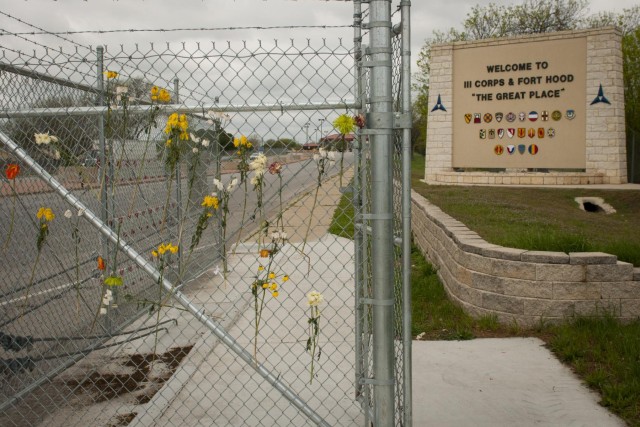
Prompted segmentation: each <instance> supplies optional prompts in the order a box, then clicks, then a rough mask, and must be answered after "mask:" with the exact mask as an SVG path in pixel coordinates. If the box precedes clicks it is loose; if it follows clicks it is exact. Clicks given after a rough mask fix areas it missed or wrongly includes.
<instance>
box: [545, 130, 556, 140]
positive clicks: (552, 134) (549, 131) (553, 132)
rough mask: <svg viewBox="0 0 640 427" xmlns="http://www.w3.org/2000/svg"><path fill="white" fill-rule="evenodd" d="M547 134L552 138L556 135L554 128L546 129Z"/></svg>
mask: <svg viewBox="0 0 640 427" xmlns="http://www.w3.org/2000/svg"><path fill="white" fill-rule="evenodd" d="M547 136H548V137H549V138H553V137H554V136H556V130H555V129H554V128H549V129H547Z"/></svg>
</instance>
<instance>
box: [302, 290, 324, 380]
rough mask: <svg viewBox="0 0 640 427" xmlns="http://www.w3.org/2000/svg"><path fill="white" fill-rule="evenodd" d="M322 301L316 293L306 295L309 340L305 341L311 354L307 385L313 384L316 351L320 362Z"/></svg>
mask: <svg viewBox="0 0 640 427" xmlns="http://www.w3.org/2000/svg"><path fill="white" fill-rule="evenodd" d="M323 301H324V296H323V295H322V294H321V293H320V292H318V291H311V292H309V293H308V294H307V305H308V306H309V318H308V319H307V326H308V328H309V338H308V339H307V347H306V350H307V351H308V352H309V353H310V354H311V366H310V367H309V373H310V377H309V384H313V372H314V362H315V359H316V351H318V360H320V347H319V346H318V342H319V340H320V315H321V312H320V304H322V302H323Z"/></svg>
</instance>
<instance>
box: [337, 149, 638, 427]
mask: <svg viewBox="0 0 640 427" xmlns="http://www.w3.org/2000/svg"><path fill="white" fill-rule="evenodd" d="M412 174H413V178H414V179H413V185H414V189H415V190H416V191H418V192H420V193H422V194H423V195H425V197H427V198H428V199H429V200H430V201H431V202H432V203H434V204H436V205H437V206H439V207H440V208H441V209H443V210H444V211H445V212H447V213H448V214H449V215H451V216H453V217H455V218H456V219H458V220H460V221H462V222H463V223H465V224H466V225H467V226H468V227H469V228H471V229H472V230H474V231H476V232H477V233H478V234H480V235H481V236H482V237H483V238H484V239H486V240H487V241H489V242H492V243H496V244H500V245H504V246H509V247H516V248H523V249H532V250H554V251H563V252H571V251H602V252H608V253H611V254H615V255H617V256H618V258H619V259H620V260H624V261H627V262H632V263H633V264H634V265H636V266H640V232H638V230H640V193H638V192H635V191H614V190H612V191H599V190H578V189H534V188H500V187H498V188H496V187H493V188H489V187H449V186H427V185H425V184H423V183H421V182H419V179H421V178H422V177H423V174H424V158H421V157H419V156H416V157H415V158H414V162H413V164H412ZM579 196H596V197H602V198H604V199H605V202H607V203H609V204H611V205H613V207H614V208H615V209H616V210H617V211H618V212H617V213H616V214H613V215H608V216H605V215H603V214H590V213H585V212H583V211H580V210H578V208H577V203H576V202H575V201H574V200H573V198H574V197H579ZM352 215H353V208H352V207H351V203H350V199H349V197H348V196H346V197H343V198H342V200H341V201H340V206H339V208H338V209H337V210H336V212H335V214H334V221H333V223H332V226H331V228H330V232H332V233H334V234H338V235H340V236H343V237H347V238H352V236H353V226H352V218H353V217H352ZM411 256H412V273H411V274H412V277H411V284H412V289H411V292H412V302H413V305H412V334H413V335H414V336H416V335H418V334H422V339H428V340H461V339H473V338H484V337H511V336H536V337H539V338H541V339H542V340H544V341H545V342H546V343H547V347H548V348H549V349H551V351H553V352H554V353H555V354H556V356H557V357H558V358H559V359H560V360H562V361H563V362H565V363H567V364H568V365H569V366H571V367H572V369H573V370H574V371H575V372H576V374H578V375H579V376H580V378H582V380H583V381H584V382H585V383H586V384H587V385H588V386H590V387H591V388H593V389H594V390H597V391H598V392H599V393H600V394H601V396H602V400H601V404H602V405H603V406H606V407H608V408H609V409H610V410H611V411H612V412H614V413H616V414H618V415H619V416H620V417H621V418H622V419H624V420H625V421H626V422H627V423H628V424H629V425H631V426H634V427H640V319H639V320H637V321H636V322H634V323H631V324H628V325H622V324H620V323H619V322H618V321H617V320H615V319H612V318H600V319H589V318H574V319H567V323H566V324H564V325H556V326H553V325H547V324H543V323H541V324H540V325H538V326H537V327H536V328H535V329H532V330H525V329H522V328H521V327H519V326H518V325H517V324H513V325H506V326H505V325H500V324H498V322H497V320H496V318H495V317H493V316H485V317H482V318H480V319H473V318H471V317H470V316H468V315H467V314H465V313H464V311H463V310H462V309H461V308H460V307H458V306H456V305H455V304H453V303H452V302H451V301H450V300H449V299H448V298H447V295H446V292H445V290H444V287H443V286H442V284H441V283H440V281H439V279H438V276H437V273H436V270H435V269H434V268H433V267H432V266H431V265H430V264H429V263H428V262H427V261H425V259H424V257H423V256H422V254H421V253H420V252H419V250H418V249H417V248H413V250H412V254H411Z"/></svg>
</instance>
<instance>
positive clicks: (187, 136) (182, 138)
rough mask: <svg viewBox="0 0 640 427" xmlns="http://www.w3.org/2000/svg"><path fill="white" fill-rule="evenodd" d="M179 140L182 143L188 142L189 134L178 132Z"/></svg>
mask: <svg viewBox="0 0 640 427" xmlns="http://www.w3.org/2000/svg"><path fill="white" fill-rule="evenodd" d="M180 139H181V140H182V141H188V140H189V132H180Z"/></svg>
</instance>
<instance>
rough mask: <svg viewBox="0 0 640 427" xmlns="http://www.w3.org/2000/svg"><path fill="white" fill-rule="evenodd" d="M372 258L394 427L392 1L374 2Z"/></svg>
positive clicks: (387, 416)
mask: <svg viewBox="0 0 640 427" xmlns="http://www.w3.org/2000/svg"><path fill="white" fill-rule="evenodd" d="M369 28H370V30H369V31H370V53H371V64H370V66H371V114H370V120H368V122H369V127H370V128H371V129H372V130H373V135H371V151H372V152H371V217H370V220H371V231H372V238H371V243H372V245H371V257H372V263H371V264H372V273H373V274H372V277H373V283H372V285H373V299H372V301H371V302H370V303H371V304H372V305H373V308H372V311H373V379H369V380H367V381H370V382H371V384H372V385H373V401H374V407H373V413H374V425H375V426H376V427H383V426H385V427H386V426H393V425H394V419H395V413H394V406H395V404H394V403H395V401H394V377H395V376H394V368H393V367H394V343H393V319H394V317H393V305H394V294H393V248H394V245H393V205H392V203H393V197H392V196H393V188H392V157H393V156H392V149H393V95H392V86H391V85H392V73H391V68H392V46H391V2H390V1H389V0H372V1H371V2H370V22H369Z"/></svg>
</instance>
